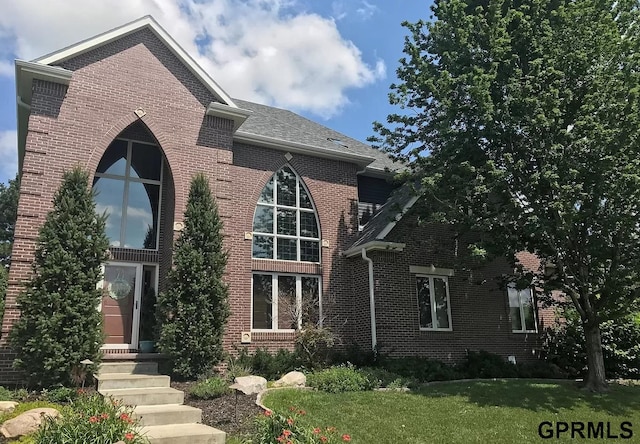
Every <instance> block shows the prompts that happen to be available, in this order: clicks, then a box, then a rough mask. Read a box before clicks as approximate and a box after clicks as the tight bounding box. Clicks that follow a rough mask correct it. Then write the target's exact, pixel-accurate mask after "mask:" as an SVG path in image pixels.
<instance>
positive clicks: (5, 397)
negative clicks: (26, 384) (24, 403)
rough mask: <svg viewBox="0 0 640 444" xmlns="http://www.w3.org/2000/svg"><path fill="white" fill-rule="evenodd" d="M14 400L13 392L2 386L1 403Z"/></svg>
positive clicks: (0, 391) (0, 389)
mask: <svg viewBox="0 0 640 444" xmlns="http://www.w3.org/2000/svg"><path fill="white" fill-rule="evenodd" d="M11 400H13V392H12V391H11V390H9V389H7V388H5V387H2V386H0V401H11Z"/></svg>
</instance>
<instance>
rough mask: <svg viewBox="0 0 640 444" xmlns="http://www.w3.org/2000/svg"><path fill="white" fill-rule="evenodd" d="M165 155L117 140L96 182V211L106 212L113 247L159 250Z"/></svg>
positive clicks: (141, 144)
mask: <svg viewBox="0 0 640 444" xmlns="http://www.w3.org/2000/svg"><path fill="white" fill-rule="evenodd" d="M161 183H162V154H161V153H160V149H159V148H158V147H157V146H156V145H153V144H149V143H144V142H134V141H131V140H122V139H116V140H114V141H113V142H112V143H111V145H109V148H107V151H105V153H104V155H103V156H102V159H100V163H99V164H98V169H97V170H96V174H95V178H94V181H93V189H94V190H95V191H96V193H97V195H96V210H97V212H98V213H100V214H102V213H103V212H106V214H107V215H108V218H107V236H108V237H109V242H110V245H111V246H113V247H122V248H136V249H148V250H155V249H157V248H158V216H159V207H160V184H161Z"/></svg>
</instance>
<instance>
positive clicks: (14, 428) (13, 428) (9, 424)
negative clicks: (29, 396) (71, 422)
mask: <svg viewBox="0 0 640 444" xmlns="http://www.w3.org/2000/svg"><path fill="white" fill-rule="evenodd" d="M58 416H60V412H59V411H57V410H56V409H52V408H47V407H44V408H38V409H31V410H27V411H26V412H24V413H22V414H20V415H18V416H16V417H15V418H13V419H10V420H8V421H5V422H4V424H2V427H1V428H0V433H2V435H3V436H4V437H5V438H17V437H20V436H24V435H29V434H30V433H33V432H35V431H36V430H38V427H40V424H42V422H43V421H44V418H45V417H50V418H57V417H58Z"/></svg>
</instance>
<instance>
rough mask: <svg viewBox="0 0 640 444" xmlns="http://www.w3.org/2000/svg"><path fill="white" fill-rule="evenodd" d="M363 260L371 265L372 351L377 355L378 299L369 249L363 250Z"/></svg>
mask: <svg viewBox="0 0 640 444" xmlns="http://www.w3.org/2000/svg"><path fill="white" fill-rule="evenodd" d="M361 254H362V259H363V260H365V261H367V262H368V264H369V309H370V313H371V350H373V352H374V353H375V351H376V347H377V346H378V337H377V333H376V298H375V287H374V281H373V261H372V260H371V258H370V257H368V256H367V249H366V248H364V247H363V248H362V250H361Z"/></svg>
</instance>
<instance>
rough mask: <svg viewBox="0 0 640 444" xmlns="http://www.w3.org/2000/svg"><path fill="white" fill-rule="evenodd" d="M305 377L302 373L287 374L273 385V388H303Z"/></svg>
mask: <svg viewBox="0 0 640 444" xmlns="http://www.w3.org/2000/svg"><path fill="white" fill-rule="evenodd" d="M306 384H307V377H306V376H305V375H304V373H302V372H289V373H287V374H286V375H284V376H283V377H282V378H280V379H278V380H277V381H276V382H274V383H273V386H274V387H304V386H305V385H306Z"/></svg>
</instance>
